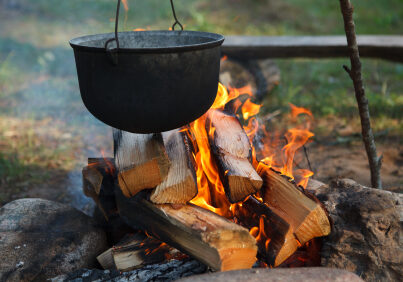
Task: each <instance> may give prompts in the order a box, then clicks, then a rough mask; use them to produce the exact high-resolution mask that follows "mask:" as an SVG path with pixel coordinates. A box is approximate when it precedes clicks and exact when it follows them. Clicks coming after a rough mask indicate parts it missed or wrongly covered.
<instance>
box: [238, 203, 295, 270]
mask: <svg viewBox="0 0 403 282" xmlns="http://www.w3.org/2000/svg"><path fill="white" fill-rule="evenodd" d="M235 217H236V218H237V220H238V221H240V222H241V223H242V224H243V225H245V226H246V227H248V228H249V229H250V230H251V233H253V232H259V235H258V236H257V243H258V248H259V255H260V256H261V257H262V258H263V259H264V260H265V261H266V263H267V264H268V265H271V266H278V265H280V264H281V263H282V262H284V261H285V260H286V259H287V258H288V257H290V256H291V255H292V254H293V253H294V252H295V251H296V250H297V248H298V246H299V244H298V242H297V240H296V238H295V236H294V230H293V229H292V227H291V226H290V224H288V222H286V221H285V220H284V219H283V218H281V217H280V216H279V215H278V211H276V210H275V209H273V208H271V207H269V206H267V205H266V204H264V203H262V202H260V201H258V200H257V199H256V198H255V197H253V196H250V197H248V198H247V199H246V200H245V201H244V202H242V209H240V208H236V209H235Z"/></svg>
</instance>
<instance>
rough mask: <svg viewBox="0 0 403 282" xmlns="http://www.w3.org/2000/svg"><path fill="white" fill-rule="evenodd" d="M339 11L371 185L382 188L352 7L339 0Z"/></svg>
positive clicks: (380, 158)
mask: <svg viewBox="0 0 403 282" xmlns="http://www.w3.org/2000/svg"><path fill="white" fill-rule="evenodd" d="M340 7H341V12H342V14H343V19H344V30H345V32H346V37H347V44H348V52H349V56H350V62H351V69H349V68H348V67H347V66H344V69H345V70H346V71H347V73H348V74H349V75H350V78H351V80H352V81H353V84H354V90H355V97H356V100H357V104H358V111H359V113H360V119H361V132H362V139H363V142H364V145H365V149H366V151H367V156H368V161H369V167H370V171H371V185H372V187H374V188H379V189H382V181H381V163H382V157H378V154H377V152H376V146H375V141H374V134H373V133H372V129H371V120H370V114H369V108H368V99H367V97H366V96H365V90H364V85H363V81H362V75H361V61H360V54H359V51H358V45H357V38H356V35H355V24H354V20H353V7H352V5H351V3H350V1H349V0H340Z"/></svg>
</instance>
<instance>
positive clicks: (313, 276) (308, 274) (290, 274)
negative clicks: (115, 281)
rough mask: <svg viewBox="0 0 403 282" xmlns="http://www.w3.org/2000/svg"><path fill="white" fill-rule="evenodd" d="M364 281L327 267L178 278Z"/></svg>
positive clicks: (196, 281)
mask: <svg viewBox="0 0 403 282" xmlns="http://www.w3.org/2000/svg"><path fill="white" fill-rule="evenodd" d="M179 281H181V282H221V281H226V282H227V281H231V282H232V281H233V282H237V281H239V282H245V281H248V282H262V281H267V282H277V281H278V282H280V281H281V282H305V281H310V282H322V281H328V282H362V281H363V280H362V279H361V278H359V277H358V276H357V275H355V274H354V273H351V272H348V271H345V270H341V269H331V268H326V267H300V268H254V269H243V270H235V271H227V272H216V273H207V274H202V275H196V276H192V277H188V278H183V279H180V280H178V282H179Z"/></svg>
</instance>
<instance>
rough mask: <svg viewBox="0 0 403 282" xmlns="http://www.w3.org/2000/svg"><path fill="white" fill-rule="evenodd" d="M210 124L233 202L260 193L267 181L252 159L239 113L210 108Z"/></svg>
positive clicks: (223, 174) (213, 143)
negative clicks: (263, 179)
mask: <svg viewBox="0 0 403 282" xmlns="http://www.w3.org/2000/svg"><path fill="white" fill-rule="evenodd" d="M206 127H207V132H209V142H210V146H211V148H212V153H213V155H214V157H215V160H216V163H217V166H218V168H219V173H220V178H221V180H222V182H223V184H224V188H225V192H226V194H227V197H228V199H229V200H230V202H231V203H236V202H239V201H242V200H243V199H245V197H246V196H248V195H250V194H253V193H256V192H257V191H258V190H259V189H260V187H261V186H262V183H263V181H262V178H261V177H260V176H259V175H258V174H257V172H256V171H255V169H254V168H253V166H252V164H251V162H250V160H251V152H252V150H251V146H250V143H249V139H248V136H247V135H246V133H245V131H244V130H243V128H242V125H241V124H240V123H239V121H238V119H237V117H236V116H234V115H230V114H227V113H225V112H223V111H220V110H209V111H208V112H207V120H206Z"/></svg>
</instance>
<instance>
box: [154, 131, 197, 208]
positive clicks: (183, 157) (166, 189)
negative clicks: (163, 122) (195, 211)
mask: <svg viewBox="0 0 403 282" xmlns="http://www.w3.org/2000/svg"><path fill="white" fill-rule="evenodd" d="M162 138H163V141H164V145H165V149H166V152H167V154H168V157H169V160H170V162H171V167H170V169H169V172H168V175H167V177H166V178H165V179H164V180H163V181H162V182H161V183H160V184H159V185H158V186H157V187H156V188H155V189H154V190H153V191H152V193H151V196H150V200H151V201H152V202H153V203H156V204H168V203H172V204H173V203H176V204H178V203H183V204H184V203H187V202H188V201H190V200H191V199H192V198H194V196H196V194H197V182H196V172H195V164H194V161H193V156H192V152H191V149H190V146H189V140H188V137H187V135H186V134H184V133H182V132H180V130H179V129H175V130H171V131H167V132H163V133H162Z"/></svg>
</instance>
